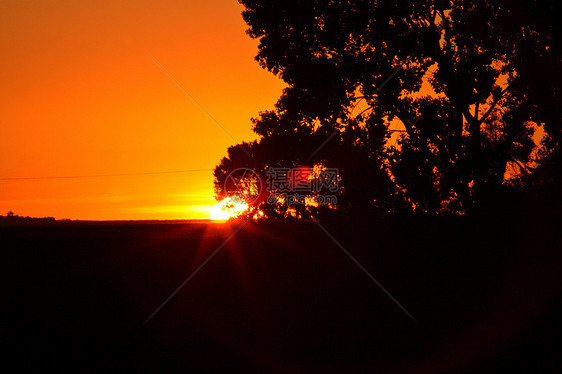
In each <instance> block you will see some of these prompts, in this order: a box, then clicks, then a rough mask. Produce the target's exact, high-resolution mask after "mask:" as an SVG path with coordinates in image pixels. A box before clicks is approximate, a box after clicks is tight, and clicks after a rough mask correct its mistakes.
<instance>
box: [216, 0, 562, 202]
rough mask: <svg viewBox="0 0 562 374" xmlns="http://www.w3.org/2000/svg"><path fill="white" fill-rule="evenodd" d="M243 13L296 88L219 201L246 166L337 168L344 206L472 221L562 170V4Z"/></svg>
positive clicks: (525, 1) (367, 4)
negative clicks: (541, 176) (542, 175)
mask: <svg viewBox="0 0 562 374" xmlns="http://www.w3.org/2000/svg"><path fill="white" fill-rule="evenodd" d="M240 3H241V4H243V5H244V6H245V10H244V12H243V17H244V20H245V21H246V22H247V23H248V25H249V29H248V34H249V35H250V36H251V37H252V38H255V39H259V42H260V43H259V52H258V54H257V56H256V60H257V61H258V62H259V63H260V65H261V66H262V67H264V68H266V69H268V70H269V71H271V72H272V73H274V74H276V75H278V76H279V77H281V78H282V79H283V80H284V81H285V82H286V83H287V84H288V87H287V88H286V89H285V90H284V92H283V94H282V96H281V97H280V98H279V100H278V102H277V104H276V105H275V108H274V109H273V110H272V111H266V112H263V113H261V114H260V116H259V117H258V118H256V119H254V120H253V124H254V128H253V129H254V131H255V132H256V133H257V134H258V135H260V136H261V139H260V140H259V141H256V142H253V143H251V144H246V145H243V146H245V147H247V148H248V149H249V150H250V153H251V154H252V158H253V159H252V158H249V157H248V156H247V155H246V154H245V153H244V152H241V151H237V150H239V148H240V146H236V147H234V148H231V149H230V150H229V155H228V157H227V158H226V159H223V161H222V162H221V164H220V165H219V166H218V167H217V170H216V172H215V176H216V177H217V179H216V182H217V184H216V186H217V188H218V190H220V177H221V176H222V175H224V173H226V172H227V170H229V168H230V167H232V166H233V165H236V164H237V163H240V162H242V161H240V160H242V159H246V162H248V163H249V164H248V166H250V163H253V164H256V163H257V164H258V165H252V166H253V167H258V169H260V168H261V169H260V170H261V171H262V172H263V171H264V170H265V168H266V166H267V165H280V164H283V166H287V164H291V165H303V164H305V165H310V164H318V163H323V164H326V165H328V164H329V166H331V167H339V168H341V170H342V184H343V189H342V192H341V194H342V196H341V201H342V203H343V205H342V207H343V208H353V207H360V206H379V207H382V208H384V209H385V210H396V209H400V208H404V207H407V208H409V209H414V210H418V211H425V212H443V211H449V212H467V211H471V210H473V209H474V208H475V207H478V206H479V205H482V204H485V203H486V202H488V201H490V200H493V199H494V198H495V197H497V196H500V195H502V194H503V191H504V189H505V188H506V186H511V187H512V188H521V186H522V184H524V183H529V180H532V178H530V176H532V175H534V174H536V173H534V171H535V170H536V169H537V168H539V169H540V168H542V167H544V165H547V164H548V165H551V166H549V168H550V169H555V170H559V167H558V166H555V167H553V166H552V165H559V161H560V153H561V151H560V146H561V144H562V127H561V124H560V118H561V116H560V108H561V107H562V103H561V101H560V76H561V75H560V71H561V69H560V68H561V66H562V64H561V58H560V45H561V43H560V26H558V20H557V18H556V17H557V16H556V15H559V14H560V12H558V11H557V10H558V9H557V8H559V5H558V4H557V2H556V1H545V0H543V1H540V0H519V1H512V0H490V1H483V0H474V1H447V0H431V1H430V0H421V1H400V0H379V1H372V0H368V1H367V0H365V1H363V0H355V1H333V2H327V1H320V0H240ZM217 173H218V174H217ZM218 194H219V195H220V191H218Z"/></svg>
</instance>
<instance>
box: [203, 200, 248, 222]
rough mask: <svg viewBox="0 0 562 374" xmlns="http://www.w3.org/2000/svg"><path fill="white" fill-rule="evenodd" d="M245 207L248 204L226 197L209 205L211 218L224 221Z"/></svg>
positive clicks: (235, 215) (243, 210)
mask: <svg viewBox="0 0 562 374" xmlns="http://www.w3.org/2000/svg"><path fill="white" fill-rule="evenodd" d="M247 209H248V204H246V203H243V202H240V201H235V200H233V199H232V198H230V197H227V198H224V199H223V200H221V201H219V202H218V203H216V204H215V205H214V206H213V207H211V219H212V220H214V221H226V220H228V219H230V218H235V217H238V216H239V215H240V214H242V213H244V212H245V211H246V210H247Z"/></svg>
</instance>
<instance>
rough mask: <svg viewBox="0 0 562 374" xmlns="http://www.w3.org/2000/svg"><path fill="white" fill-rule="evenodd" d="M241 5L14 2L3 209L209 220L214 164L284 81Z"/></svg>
mask: <svg viewBox="0 0 562 374" xmlns="http://www.w3.org/2000/svg"><path fill="white" fill-rule="evenodd" d="M241 11H242V7H241V5H239V4H238V2H237V1H236V0H183V1H180V0H159V1H156V0H147V1H141V0H129V1H105V0H104V1H57V0H48V1H47V0H41V1H39V0H33V1H31V0H8V1H6V0H3V1H2V2H0V45H1V46H2V52H1V53H2V58H1V59H0V82H1V83H0V87H1V89H0V113H1V116H0V178H18V177H44V176H75V175H98V174H121V173H147V172H162V171H173V170H190V169H207V171H200V172H193V173H185V174H161V175H144V176H120V177H98V178H76V179H49V180H0V215H5V214H6V212H7V211H9V210H12V211H14V212H15V213H16V214H18V215H23V216H27V215H29V216H38V217H42V216H54V217H56V218H71V219H182V218H208V217H209V207H210V206H212V205H214V204H215V201H214V198H213V177H212V171H211V170H210V169H213V168H214V166H215V165H216V164H217V163H218V162H219V160H220V159H221V158H222V157H223V156H224V155H225V154H226V149H227V147H228V146H230V145H232V144H234V143H235V142H234V141H233V140H232V139H231V138H230V137H229V135H227V134H225V133H224V132H223V130H221V129H220V128H219V127H218V126H217V125H216V124H215V123H214V122H213V120H212V119H210V118H209V117H208V115H207V114H206V113H205V112H204V111H203V110H201V109H200V108H199V107H198V106H197V104H196V103H194V102H193V101H192V100H191V99H190V97H189V96H188V95H186V94H185V93H184V92H183V91H182V90H181V89H180V88H179V87H178V86H177V85H176V84H175V83H174V82H173V81H172V80H171V79H170V78H169V77H168V76H167V75H166V73H165V72H163V71H162V70H161V69H160V68H159V67H158V65H157V64H156V63H155V62H154V61H153V60H152V58H151V56H153V57H154V58H155V59H156V60H158V61H159V62H160V63H161V64H162V65H163V66H164V67H165V68H166V69H167V70H168V71H169V72H170V73H171V74H172V75H173V76H175V78H176V79H177V80H178V81H179V82H180V83H181V84H182V85H183V86H184V87H185V88H186V89H187V90H188V91H189V92H190V94H191V95H193V96H194V97H195V98H196V99H197V100H198V101H199V102H200V103H201V104H202V105H203V106H204V107H205V109H206V110H208V112H210V113H211V114H212V115H213V116H214V118H216V119H217V121H218V122H219V123H220V124H221V125H222V126H223V127H224V128H226V129H227V130H228V132H229V133H230V134H231V135H232V137H234V138H235V139H236V140H237V141H238V142H240V141H243V140H251V139H254V138H255V135H254V134H253V133H252V132H251V129H250V127H251V125H250V118H251V117H254V116H257V114H258V112H259V111H261V110H265V109H271V108H272V106H273V104H274V103H275V101H276V99H277V98H278V96H279V95H280V93H281V90H282V88H283V83H282V82H281V81H280V80H278V79H277V78H276V77H274V76H273V75H272V74H270V73H269V72H267V71H264V70H262V69H261V68H260V67H259V65H258V64H257V62H255V61H254V56H255V54H256V52H257V42H256V41H254V40H252V39H250V37H248V36H247V35H246V34H245V30H246V25H245V24H244V21H243V20H242V17H241V15H240V12H241Z"/></svg>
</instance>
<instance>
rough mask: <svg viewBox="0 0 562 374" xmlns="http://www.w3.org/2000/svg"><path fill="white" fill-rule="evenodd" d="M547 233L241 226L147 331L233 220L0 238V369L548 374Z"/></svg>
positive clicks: (557, 308)
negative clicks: (0, 347) (1, 275)
mask: <svg viewBox="0 0 562 374" xmlns="http://www.w3.org/2000/svg"><path fill="white" fill-rule="evenodd" d="M559 223H560V222H559V221H552V220H544V221H543V222H538V221H536V220H535V221H533V223H526V224H521V223H520V222H516V221H513V220H512V221H510V222H507V221H502V220H496V219H490V218H488V219H482V220H467V219H463V218H455V219H448V220H445V219H433V218H432V219H428V218H425V219H424V218H408V219H406V218H401V219H398V218H387V219H384V220H380V221H377V222H371V223H369V224H366V223H363V224H360V223H353V224H351V223H347V224H338V225H336V224H327V223H326V224H324V225H325V227H326V229H327V230H328V231H329V232H330V233H331V235H333V236H334V238H335V239H336V240H337V241H338V242H339V243H340V244H341V246H342V247H343V248H344V249H342V248H340V247H339V246H338V245H337V244H335V243H334V241H333V240H332V239H331V238H330V237H329V236H328V235H326V233H324V232H323V231H322V229H321V228H319V227H318V226H317V225H316V224H315V223H301V224H290V223H276V224H271V223H270V224H254V223H249V224H247V225H245V226H244V227H243V228H242V229H241V230H240V231H238V232H237V233H236V234H235V235H234V236H233V237H232V238H231V239H230V240H228V241H227V243H226V245H224V246H223V247H222V248H221V249H220V251H219V252H217V254H216V256H214V257H213V258H212V259H211V260H210V261H209V262H207V263H206V265H205V266H204V267H202V268H201V269H200V271H199V272H197V273H196V274H195V275H194V276H193V277H192V278H191V279H190V280H189V281H188V282H187V283H186V284H185V286H184V287H183V288H182V289H181V290H180V291H179V292H178V293H177V294H176V295H175V296H174V297H173V298H172V299H171V300H170V301H169V302H168V303H167V304H165V305H164V306H163V307H162V308H161V310H160V311H159V312H158V313H157V314H156V315H154V317H153V318H152V319H150V320H149V321H148V322H147V323H145V321H146V320H147V318H148V317H149V316H150V315H151V314H152V313H153V312H154V311H155V310H156V309H157V308H158V307H159V306H160V305H161V304H162V303H163V302H164V300H166V298H168V296H170V294H171V293H172V292H173V291H174V290H175V289H176V288H177V287H178V286H179V285H180V284H182V282H184V281H185V280H186V279H187V278H188V277H189V276H190V275H192V274H193V273H194V272H195V271H196V270H197V269H198V267H199V266H200V265H201V264H202V263H203V262H204V261H205V260H206V259H207V258H208V257H209V256H210V255H211V254H212V253H213V252H214V251H215V250H216V249H217V248H219V247H220V246H221V245H222V243H224V242H225V240H226V239H228V238H229V237H230V235H232V233H233V232H234V231H235V230H236V229H237V226H236V225H234V224H232V225H230V224H202V223H198V224H178V225H126V226H117V225H115V226H96V225H87V226H66V227H64V226H61V227H57V226H54V227H11V228H7V227H3V228H2V227H0V239H1V242H2V257H3V261H2V262H3V264H4V267H5V270H4V272H5V274H7V275H8V279H7V281H5V282H6V283H5V284H7V285H8V293H7V295H6V294H5V295H4V297H3V299H4V303H5V304H4V305H5V307H4V309H5V310H7V311H8V313H7V316H6V317H4V323H5V325H6V327H4V332H3V333H2V335H3V340H5V346H7V350H5V352H4V353H7V355H5V357H8V359H7V360H5V361H4V362H3V365H2V366H3V367H7V368H8V369H9V370H8V371H7V372H12V371H14V370H15V371H27V370H38V369H40V370H43V371H44V370H46V369H47V368H54V369H56V370H57V371H59V372H60V371H63V372H66V371H77V372H84V371H95V372H102V371H103V372H104V371H124V370H126V371H144V372H167V371H178V372H179V371H181V372H184V373H188V372H215V371H220V372H247V373H251V372H256V373H266V372H272V373H348V372H349V373H354V372H359V373H360V372H379V373H503V372H506V373H556V372H559V370H560V368H561V362H562V358H561V356H560V352H562V344H561V336H562V325H561V316H562V303H561V300H562V298H561V294H562V292H561V291H562V288H561V284H562V282H561V279H562V261H561V257H562V250H561V249H560V248H561V246H560V241H559V240H558V239H557V237H556V235H555V233H556V231H557V229H558V227H559ZM345 251H349V253H351V254H352V255H353V256H354V257H355V258H356V259H357V261H358V262H359V263H360V264H361V266H363V267H364V268H365V269H366V270H367V271H368V272H370V274H372V276H374V278H376V280H377V281H379V282H380V284H381V285H382V286H384V287H385V288H386V289H387V290H388V291H389V292H390V293H391V294H392V296H393V297H394V298H395V299H396V300H397V301H398V302H399V303H401V305H402V306H403V307H404V308H405V309H406V311H407V313H411V315H412V316H413V317H414V318H415V320H416V322H414V321H412V320H411V319H410V318H409V316H408V315H407V313H406V312H405V311H404V310H401V308H400V307H399V306H398V305H397V304H395V303H394V301H393V300H391V298H389V296H388V295H386V294H385V293H384V292H383V291H382V290H381V289H380V288H379V286H378V285H377V284H376V283H375V282H373V281H372V280H371V279H370V278H369V277H368V276H367V275H366V274H365V273H364V272H363V271H362V270H361V269H360V268H359V266H358V265H357V264H356V263H354V262H353V261H352V260H351V259H350V258H349V257H348V256H347V255H346V254H345Z"/></svg>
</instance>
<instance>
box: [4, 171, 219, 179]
mask: <svg viewBox="0 0 562 374" xmlns="http://www.w3.org/2000/svg"><path fill="white" fill-rule="evenodd" d="M211 170H213V169H190V170H173V171H153V172H146V173H120V174H93V175H64V176H46V177H16V178H0V181H17V180H45V179H78V178H106V177H132V176H139V175H159V174H183V173H197V172H202V171H211Z"/></svg>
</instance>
